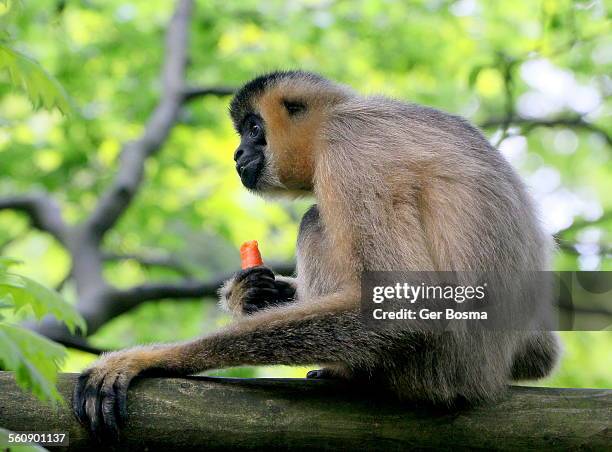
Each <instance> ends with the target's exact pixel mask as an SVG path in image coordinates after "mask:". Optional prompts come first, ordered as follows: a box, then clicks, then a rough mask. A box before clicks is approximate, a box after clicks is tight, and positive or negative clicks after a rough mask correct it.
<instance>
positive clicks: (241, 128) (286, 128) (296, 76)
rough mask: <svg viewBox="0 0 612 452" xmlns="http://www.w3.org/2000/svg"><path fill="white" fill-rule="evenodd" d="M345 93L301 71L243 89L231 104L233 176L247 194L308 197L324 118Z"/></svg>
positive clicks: (255, 81)
mask: <svg viewBox="0 0 612 452" xmlns="http://www.w3.org/2000/svg"><path fill="white" fill-rule="evenodd" d="M348 95H349V90H348V89H347V88H345V87H342V86H340V85H336V84H334V83H333V82H331V81H329V80H327V79H325V78H323V77H321V76H320V75H317V74H313V73H310V72H302V71H286V72H272V73H270V74H266V75H262V76H260V77H257V78H255V79H253V80H251V81H250V82H248V83H247V84H245V85H244V86H243V87H242V88H240V90H239V91H238V93H237V94H236V95H235V96H234V98H233V100H232V102H231V104H230V115H231V117H232V121H233V122H234V127H235V129H236V131H237V132H238V134H239V135H240V145H239V146H238V149H236V152H235V153H234V160H235V161H236V171H238V175H239V176H240V179H241V181H242V184H243V185H244V186H245V187H246V188H248V189H249V190H252V191H255V192H263V193H274V192H281V191H282V192H290V193H291V192H293V193H296V194H299V193H302V192H309V191H311V190H312V188H313V177H314V165H315V158H316V151H317V140H318V139H320V138H321V132H322V128H323V126H324V121H325V117H326V113H327V112H328V111H329V108H330V107H332V106H333V105H334V104H336V103H337V102H340V101H342V99H345V98H346V97H347V96H348Z"/></svg>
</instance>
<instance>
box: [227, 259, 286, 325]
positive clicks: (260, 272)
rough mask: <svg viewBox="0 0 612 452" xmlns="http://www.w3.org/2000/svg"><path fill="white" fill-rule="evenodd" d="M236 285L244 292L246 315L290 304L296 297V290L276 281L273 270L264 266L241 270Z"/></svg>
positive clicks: (244, 310)
mask: <svg viewBox="0 0 612 452" xmlns="http://www.w3.org/2000/svg"><path fill="white" fill-rule="evenodd" d="M234 284H235V286H236V287H237V288H239V290H240V291H241V292H242V311H243V313H244V314H253V313H255V312H257V311H260V310H262V309H265V308H268V307H271V306H276V305H279V304H284V303H288V302H290V301H293V299H294V297H295V288H294V287H293V286H292V285H291V284H289V283H287V282H285V281H278V280H276V277H275V276H274V273H272V270H270V269H269V268H268V267H264V266H258V267H252V268H248V269H246V270H241V271H240V272H238V274H237V275H236V278H235V281H234Z"/></svg>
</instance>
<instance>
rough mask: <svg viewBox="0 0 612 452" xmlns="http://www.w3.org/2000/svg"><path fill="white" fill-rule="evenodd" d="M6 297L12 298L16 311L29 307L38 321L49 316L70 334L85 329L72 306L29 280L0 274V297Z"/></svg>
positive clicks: (57, 295)
mask: <svg viewBox="0 0 612 452" xmlns="http://www.w3.org/2000/svg"><path fill="white" fill-rule="evenodd" d="M7 295H10V296H12V298H13V305H14V307H15V310H16V311H17V310H19V309H21V308H25V307H30V308H31V309H32V311H33V313H34V316H35V317H36V318H37V319H38V320H40V319H42V318H43V317H44V316H45V315H47V314H51V315H52V316H54V317H55V318H57V319H58V320H60V321H62V322H64V323H65V324H66V326H67V327H68V329H69V330H70V331H71V332H72V333H74V332H75V330H76V329H77V328H78V329H80V330H81V331H82V332H83V333H84V332H85V330H86V328H87V327H86V325H85V321H84V320H83V318H82V317H81V316H80V315H79V314H78V312H77V311H76V310H75V309H74V307H73V306H71V305H69V304H68V303H66V302H65V301H64V300H63V299H62V297H61V296H60V295H59V294H58V293H57V292H55V291H53V290H50V289H47V288H46V287H45V286H43V285H42V284H39V283H37V282H36V281H33V280H32V279H30V278H27V277H25V276H21V275H15V274H12V273H5V274H2V273H0V297H5V296H7Z"/></svg>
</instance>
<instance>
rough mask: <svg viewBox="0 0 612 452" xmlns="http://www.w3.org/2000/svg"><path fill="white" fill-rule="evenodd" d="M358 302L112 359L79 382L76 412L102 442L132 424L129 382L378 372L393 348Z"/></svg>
mask: <svg viewBox="0 0 612 452" xmlns="http://www.w3.org/2000/svg"><path fill="white" fill-rule="evenodd" d="M357 297H358V295H357V294H356V293H355V292H351V293H338V294H334V295H330V296H327V297H323V298H321V299H319V300H312V301H311V302H310V303H308V304H304V303H295V304H289V305H285V306H281V307H278V308H274V309H269V310H266V311H262V312H260V313H257V314H254V315H251V316H245V317H243V318H241V319H239V320H237V321H236V322H235V323H233V324H231V325H229V326H228V327H227V328H226V329H223V330H220V331H218V332H216V333H213V334H211V335H209V336H206V337H203V338H200V339H197V340H195V341H192V342H186V343H180V344H168V345H157V346H149V347H135V348H133V349H128V350H124V351H119V352H114V353H110V354H107V355H105V356H103V357H102V359H101V360H100V361H98V362H97V363H95V364H94V365H93V367H91V368H90V369H88V370H86V371H85V372H84V373H83V374H82V375H81V376H80V377H79V380H78V383H77V385H76V388H75V391H74V395H73V409H74V411H75V413H76V415H77V417H78V418H79V420H80V421H81V422H82V423H83V424H85V425H87V426H88V427H89V428H90V429H91V430H92V431H93V432H94V433H96V434H97V435H98V436H104V435H105V434H109V435H112V436H116V435H117V434H118V426H119V425H120V423H121V422H122V420H123V419H125V417H126V400H127V389H128V386H129V383H130V381H131V380H132V378H133V377H135V376H136V375H139V374H142V373H143V372H147V373H149V372H152V373H159V374H162V375H168V374H169V375H188V374H194V373H197V372H201V371H204V370H208V369H219V368H225V367H232V366H238V365H273V364H286V365H293V364H302V365H303V364H310V363H316V362H327V363H337V362H341V363H346V364H347V365H348V366H350V367H353V366H354V367H358V368H360V369H367V368H369V367H375V366H376V365H377V363H378V361H379V360H380V350H381V349H384V347H385V344H386V341H385V340H384V338H383V336H382V335H380V334H377V333H375V332H371V331H367V330H365V329H364V327H363V326H362V324H361V320H360V314H359V310H358V308H357V307H356V306H357V303H358V298H357Z"/></svg>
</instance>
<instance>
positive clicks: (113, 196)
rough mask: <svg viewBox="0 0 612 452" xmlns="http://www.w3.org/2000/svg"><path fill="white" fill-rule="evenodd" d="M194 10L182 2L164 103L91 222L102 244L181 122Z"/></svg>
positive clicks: (169, 48) (170, 34) (169, 41)
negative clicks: (146, 169)
mask: <svg viewBox="0 0 612 452" xmlns="http://www.w3.org/2000/svg"><path fill="white" fill-rule="evenodd" d="M192 6H193V5H192V0H179V1H178V4H177V8H176V10H175V12H174V15H173V17H172V19H171V20H170V24H169V26H168V31H167V33H166V50H165V62H164V66H163V69H162V73H161V79H162V97H161V100H160V102H159V104H158V105H157V107H156V108H155V111H154V112H153V114H152V115H151V117H150V118H149V120H148V121H147V124H146V125H145V129H144V133H143V135H142V136H141V137H140V138H139V139H137V140H136V141H133V142H130V143H127V144H126V145H124V147H123V149H122V151H121V162H120V164H119V170H118V173H117V176H116V177H115V180H114V181H113V182H112V184H111V186H110V187H109V188H108V190H107V191H106V192H105V193H104V194H103V195H102V197H101V198H100V201H99V202H98V205H97V206H96V208H95V210H94V211H93V213H92V215H91V217H90V218H89V219H88V221H87V225H88V226H89V228H90V230H91V231H93V232H94V236H95V237H96V238H97V240H98V241H101V240H102V237H103V236H104V234H105V233H106V232H107V231H108V230H109V229H110V228H112V227H113V226H114V225H115V223H116V222H117V220H118V219H119V218H120V217H121V215H122V214H123V213H124V212H125V210H126V209H127V208H128V206H129V204H130V202H131V201H132V199H133V197H134V196H135V195H136V192H137V191H138V188H139V187H140V184H141V182H142V179H143V173H144V164H145V161H146V159H147V158H148V157H150V156H151V155H153V154H155V153H156V152H157V151H159V149H160V148H161V147H162V145H163V144H164V142H165V141H166V138H167V137H168V135H169V133H170V130H171V129H172V126H173V125H174V124H175V122H176V120H177V117H178V113H179V110H180V107H181V105H182V103H183V100H184V90H185V86H184V85H185V80H184V78H185V68H186V65H187V50H188V43H187V38H188V33H189V18H190V14H191V8H192Z"/></svg>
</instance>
